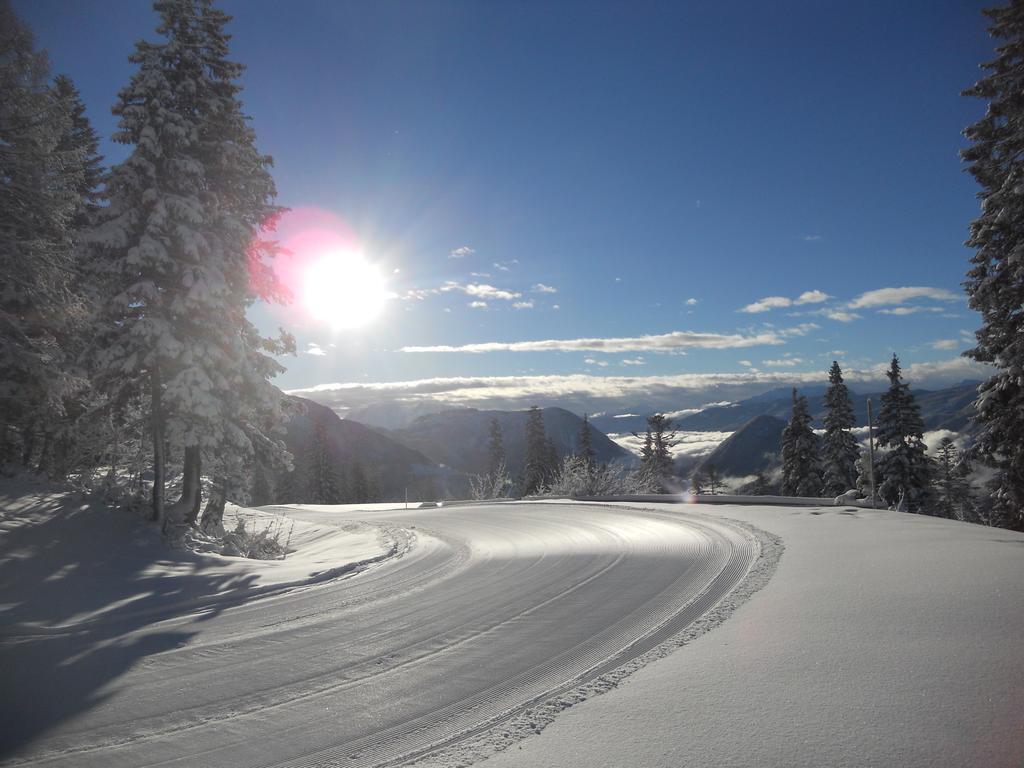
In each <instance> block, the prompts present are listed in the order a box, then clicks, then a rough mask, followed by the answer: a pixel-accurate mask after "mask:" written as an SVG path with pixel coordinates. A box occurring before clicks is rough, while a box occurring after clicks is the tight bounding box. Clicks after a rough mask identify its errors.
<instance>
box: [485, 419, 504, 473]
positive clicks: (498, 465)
mask: <svg viewBox="0 0 1024 768" xmlns="http://www.w3.org/2000/svg"><path fill="white" fill-rule="evenodd" d="M504 468H505V441H504V439H503V438H502V434H501V424H500V423H499V422H498V420H497V419H491V423H490V426H489V428H488V433H487V469H486V474H487V475H488V476H489V477H496V476H497V474H498V472H499V471H503V470H504Z"/></svg>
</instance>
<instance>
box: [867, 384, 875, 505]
mask: <svg viewBox="0 0 1024 768" xmlns="http://www.w3.org/2000/svg"><path fill="white" fill-rule="evenodd" d="M868 479H869V480H870V482H871V508H872V509H874V508H875V422H874V420H873V419H872V418H871V398H870V397H869V398H868Z"/></svg>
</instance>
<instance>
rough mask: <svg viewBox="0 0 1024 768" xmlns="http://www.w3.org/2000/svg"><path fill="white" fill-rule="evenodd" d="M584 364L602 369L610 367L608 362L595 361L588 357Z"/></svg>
mask: <svg viewBox="0 0 1024 768" xmlns="http://www.w3.org/2000/svg"><path fill="white" fill-rule="evenodd" d="M583 362H584V363H586V364H587V365H597V366H600V367H601V368H607V367H608V361H607V360H595V359H594V358H592V357H588V358H586V359H585V360H584V361H583Z"/></svg>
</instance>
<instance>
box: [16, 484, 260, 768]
mask: <svg viewBox="0 0 1024 768" xmlns="http://www.w3.org/2000/svg"><path fill="white" fill-rule="evenodd" d="M18 501H19V500H18V499H15V498H13V497H9V496H4V495H3V494H0V724H2V725H0V758H4V757H7V756H10V755H11V754H13V753H15V752H18V751H19V750H22V749H23V748H24V747H26V746H27V745H29V744H31V743H32V742H33V741H35V740H36V739H38V738H39V737H41V736H42V735H43V734H44V733H46V732H47V731H48V730H50V729H52V728H54V727H55V726H58V725H59V724H61V723H62V722H65V721H67V720H68V719H70V718H73V717H74V716H76V715H78V714H80V713H82V712H85V711H87V710H89V709H91V708H92V707H95V706H96V705H97V704H99V703H101V702H103V701H104V700H105V699H107V698H108V697H109V696H111V695H112V694H113V693H114V691H116V683H117V680H118V678H119V677H121V676H122V675H124V674H125V673H126V672H127V671H129V670H130V669H132V668H133V667H134V666H136V665H137V664H139V663H140V662H141V661H142V660H144V659H145V658H147V657H149V656H152V655H154V654H158V653H161V652H164V651H167V650H170V649H173V648H180V647H182V646H183V645H185V644H187V643H188V641H189V639H190V638H191V637H192V636H194V635H195V634H196V632H195V631H194V630H191V629H188V628H187V623H179V624H176V625H173V626H164V627H158V626H154V625H156V623H157V622H159V621H162V620H166V619H168V618H171V617H173V616H175V615H178V614H181V613H187V611H188V610H189V609H190V608H191V609H194V608H195V607H196V606H197V605H198V604H200V603H202V601H203V598H209V597H210V596H212V595H215V594H218V593H223V592H225V591H231V592H234V591H236V590H240V591H241V592H242V593H243V594H244V591H245V590H246V588H248V587H250V586H252V585H253V581H254V577H252V576H244V577H239V576H233V575H229V574H225V573H224V571H223V567H222V566H220V567H218V568H216V569H215V568H214V565H215V562H216V561H215V560H214V559H213V558H211V557H209V556H204V555H198V554H195V553H189V552H170V551H168V550H166V549H165V548H164V547H163V545H162V544H161V542H160V540H159V536H158V535H157V533H156V531H155V527H154V526H152V525H147V524H145V523H141V522H139V521H137V520H134V519H132V517H131V516H130V515H127V514H124V513H121V512H118V511H113V510H110V509H108V508H106V507H103V506H101V505H89V504H85V503H83V502H82V501H81V500H79V499H77V498H76V497H74V496H73V495H70V494H68V495H63V496H57V497H54V496H50V497H49V498H48V499H46V500H43V501H40V502H38V503H35V504H33V505H29V506H25V507H23V508H19V509H17V511H16V512H15V513H14V514H12V513H10V512H9V511H5V510H10V509H11V508H12V507H13V506H14V504H15V503H17V502H18ZM169 568H170V569H173V571H174V575H173V576H169V575H167V573H166V571H167V570H168V569H169ZM234 602H240V600H237V599H236V600H235V601H234ZM227 604H229V603H228V602H225V601H221V600H218V601H216V602H213V603H210V604H209V605H207V606H205V611H206V613H205V615H197V616H195V620H200V619H201V618H209V617H210V616H211V615H212V614H215V613H217V612H219V611H220V610H222V609H223V607H224V606H225V605H227Z"/></svg>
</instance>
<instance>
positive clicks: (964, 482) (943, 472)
mask: <svg viewBox="0 0 1024 768" xmlns="http://www.w3.org/2000/svg"><path fill="white" fill-rule="evenodd" d="M966 469H967V464H966V461H965V460H964V456H963V452H962V451H960V449H958V448H957V447H956V445H955V444H954V443H953V441H952V440H951V439H950V438H948V437H944V438H942V440H941V441H940V442H939V446H938V448H937V449H936V451H935V493H936V496H937V497H938V499H937V501H936V505H935V506H936V509H937V510H938V513H939V516H940V517H948V518H952V519H955V520H968V519H970V518H971V516H972V515H971V513H972V508H973V505H972V503H971V484H970V482H969V481H968V479H967V471H966Z"/></svg>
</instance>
